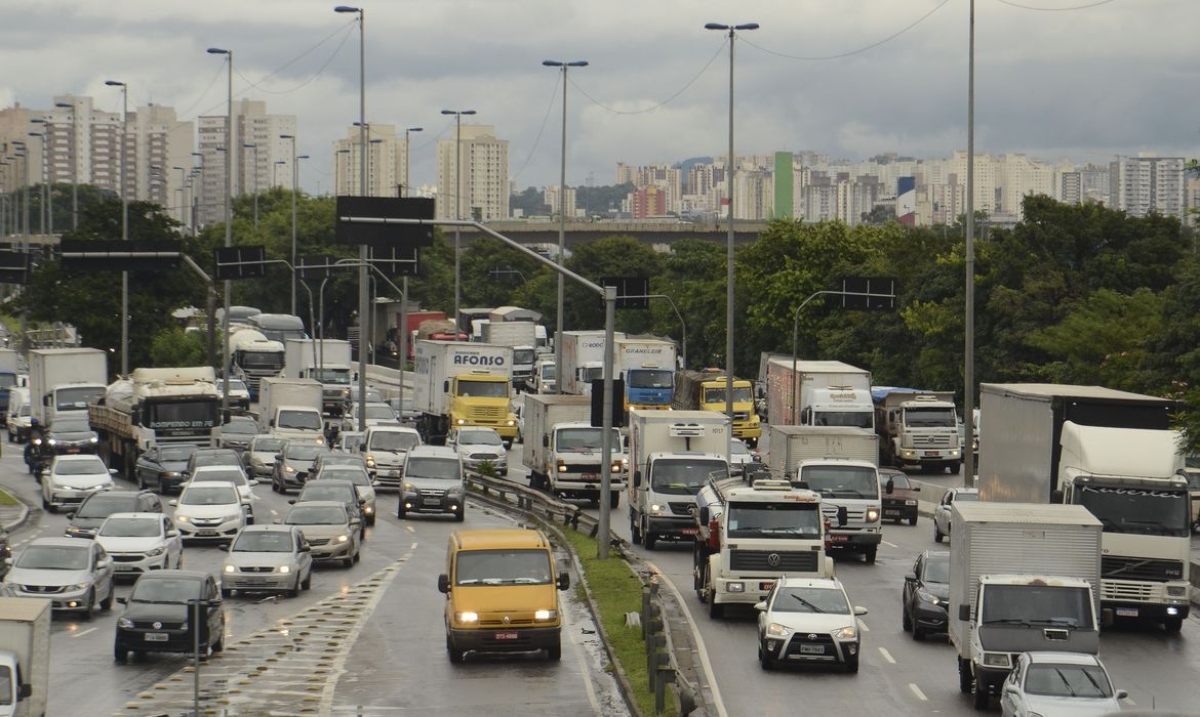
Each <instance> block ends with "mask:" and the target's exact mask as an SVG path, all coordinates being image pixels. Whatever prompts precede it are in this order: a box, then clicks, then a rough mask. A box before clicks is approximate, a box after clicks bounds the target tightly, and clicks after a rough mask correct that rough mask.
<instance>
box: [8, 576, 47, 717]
mask: <svg viewBox="0 0 1200 717" xmlns="http://www.w3.org/2000/svg"><path fill="white" fill-rule="evenodd" d="M51 605H52V601H51V600H49V599H46V598H29V597H20V598H17V597H0V715H5V716H6V717H7V716H11V717H45V714H46V703H47V701H48V699H49V694H50V620H51Z"/></svg>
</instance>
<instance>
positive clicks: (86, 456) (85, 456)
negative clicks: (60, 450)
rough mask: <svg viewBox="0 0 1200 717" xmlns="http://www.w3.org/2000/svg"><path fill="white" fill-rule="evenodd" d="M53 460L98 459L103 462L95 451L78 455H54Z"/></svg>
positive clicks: (76, 461)
mask: <svg viewBox="0 0 1200 717" xmlns="http://www.w3.org/2000/svg"><path fill="white" fill-rule="evenodd" d="M54 460H56V461H63V462H64V463H78V462H80V461H100V462H101V463H103V462H104V461H103V460H101V459H100V456H98V455H96V454H95V453H80V454H78V455H67V454H59V455H57V456H54Z"/></svg>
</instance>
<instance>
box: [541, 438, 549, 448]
mask: <svg viewBox="0 0 1200 717" xmlns="http://www.w3.org/2000/svg"><path fill="white" fill-rule="evenodd" d="M549 447H550V436H542V448H549Z"/></svg>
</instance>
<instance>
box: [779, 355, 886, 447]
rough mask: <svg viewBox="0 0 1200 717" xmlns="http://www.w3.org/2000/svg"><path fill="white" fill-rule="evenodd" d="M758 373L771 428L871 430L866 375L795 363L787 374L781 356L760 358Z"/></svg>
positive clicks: (787, 362)
mask: <svg viewBox="0 0 1200 717" xmlns="http://www.w3.org/2000/svg"><path fill="white" fill-rule="evenodd" d="M759 371H760V373H761V374H762V375H761V377H760V380H762V381H763V382H764V386H765V390H766V406H767V416H768V417H769V420H770V422H771V423H772V424H773V425H780V426H799V425H807V426H852V427H856V428H867V429H871V430H874V427H875V406H874V404H873V403H872V402H871V372H870V371H867V370H866V369H861V368H857V367H854V366H851V365H849V364H846V363H842V362H841V361H796V362H795V369H794V370H793V362H792V357H791V355H785V354H763V357H762V362H761V363H760V365H759Z"/></svg>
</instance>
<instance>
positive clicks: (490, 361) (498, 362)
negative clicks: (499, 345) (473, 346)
mask: <svg viewBox="0 0 1200 717" xmlns="http://www.w3.org/2000/svg"><path fill="white" fill-rule="evenodd" d="M454 365H455V366H503V365H504V357H503V356H481V355H479V354H455V355H454Z"/></svg>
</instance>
